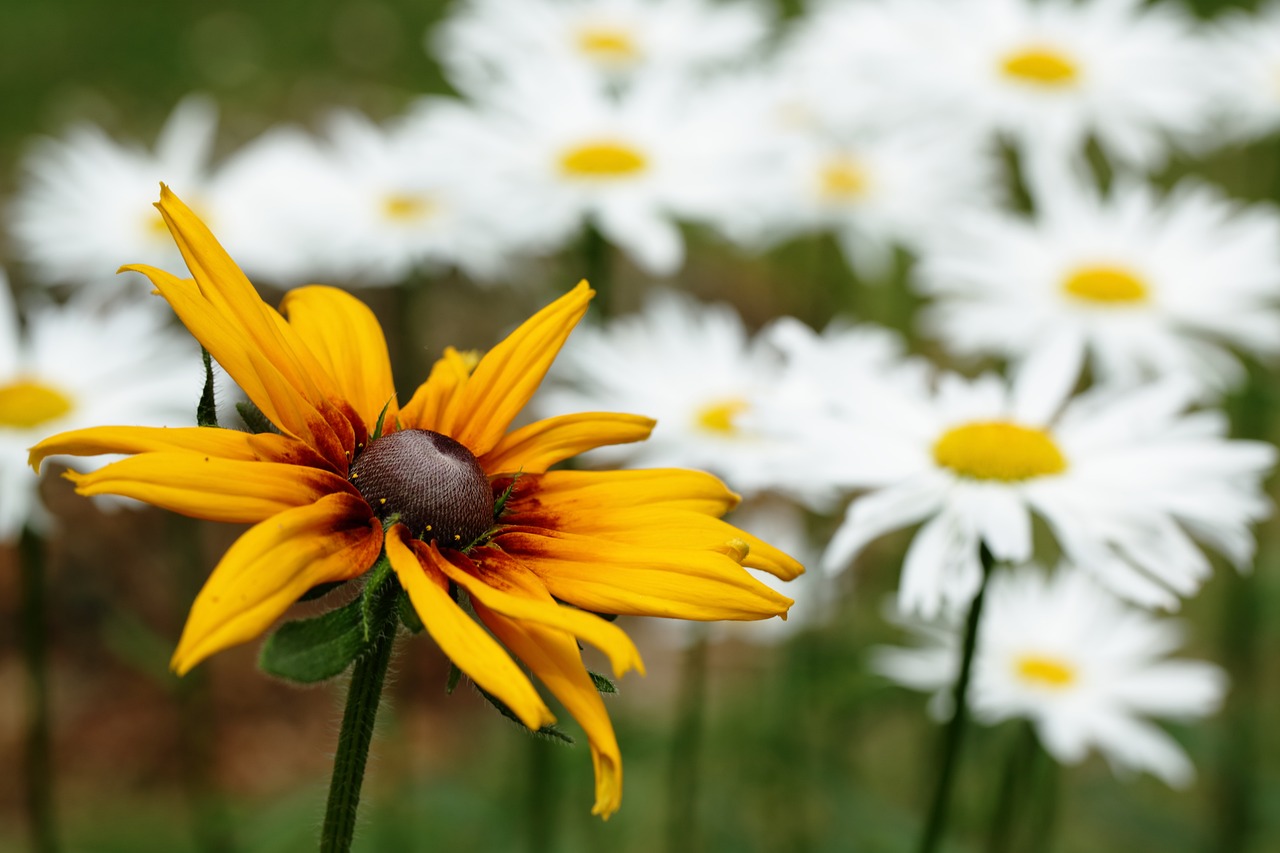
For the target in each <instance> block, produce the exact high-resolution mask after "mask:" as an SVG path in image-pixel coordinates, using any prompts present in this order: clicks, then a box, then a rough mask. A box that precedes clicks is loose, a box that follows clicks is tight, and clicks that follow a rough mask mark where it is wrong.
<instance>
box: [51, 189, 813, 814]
mask: <svg viewBox="0 0 1280 853" xmlns="http://www.w3.org/2000/svg"><path fill="white" fill-rule="evenodd" d="M159 209H160V212H161V213H162V214H163V216H164V217H165V221H166V223H167V224H168V225H169V227H170V229H171V231H172V233H173V235H174V238H175V240H176V242H177V243H178V245H179V247H180V249H181V250H182V254H183V257H184V258H185V259H186V262H187V267H188V269H189V270H190V272H191V274H192V276H193V277H194V281H192V280H189V279H188V280H183V279H180V278H178V277H176V276H174V275H171V274H169V273H167V272H164V271H161V270H159V269H156V268H154V267H146V266H139V267H136V269H137V271H139V272H141V273H143V274H144V275H146V276H147V277H148V278H149V279H150V280H151V281H152V283H153V284H154V285H155V286H156V288H157V289H158V290H159V292H160V294H161V295H162V296H163V297H164V298H165V299H166V300H168V302H169V304H170V305H171V306H172V307H173V308H174V310H175V312H176V313H177V314H178V316H179V318H180V319H181V320H182V321H183V323H184V324H185V325H186V326H187V328H188V329H189V330H190V331H191V333H192V334H193V335H194V336H195V337H196V338H197V339H198V340H200V341H201V343H203V344H204V345H205V347H206V348H207V349H208V350H209V352H210V353H211V354H212V355H213V357H214V358H215V359H217V361H218V363H219V364H221V365H222V366H223V367H224V368H225V369H226V371H227V373H228V374H229V375H230V376H231V377H232V378H233V379H235V380H236V382H237V383H238V384H239V385H240V387H241V388H243V389H244V391H245V393H246V395H247V396H248V397H249V399H250V400H251V401H252V402H253V403H254V404H256V405H257V406H258V408H259V409H260V410H261V411H262V412H263V414H264V415H265V416H266V417H267V418H269V419H270V420H271V422H272V423H273V424H274V425H275V426H276V427H277V428H278V429H279V432H278V433H275V432H271V433H261V434H252V433H247V432H237V431H234V430H219V429H209V428H192V429H177V430H175V429H169V430H155V429H146V428H141V427H125V426H114V427H97V428H92V429H85V430H79V431H74V432H68V433H62V434H60V435H56V436H53V437H51V438H48V439H46V440H44V441H42V442H40V443H39V444H38V445H36V447H34V448H33V449H32V451H31V462H32V464H33V465H35V466H37V467H38V466H39V464H40V461H41V460H42V459H44V458H45V457H46V456H49V455H53V454H71V455H76V456H94V455H98V454H102V453H124V454H130V458H127V459H124V460H122V461H119V462H116V463H114V464H111V465H108V466H107V467H105V468H102V469H101V470H100V471H98V472H96V473H93V474H88V475H79V474H73V475H71V478H72V480H73V481H74V482H75V484H76V488H77V490H78V491H79V492H80V493H82V494H86V495H94V494H118V495H126V496H129V497H134V498H138V499H140V500H145V501H148V502H150V503H153V504H156V505H158V506H162V507H165V508H167V509H171V510H174V511H176V512H180V513H184V514H187V515H192V516H195V517H197V518H204V519H209V520H215V521H226V522H232V523H240V524H252V525H254V526H253V527H251V528H250V529H249V530H248V532H246V533H245V534H244V535H242V536H241V537H240V539H239V540H237V541H236V543H235V544H233V545H232V546H231V548H230V549H229V550H228V552H227V553H226V555H225V556H224V557H223V558H222V560H221V561H220V562H219V563H218V565H217V566H216V567H215V568H214V570H213V574H212V575H211V576H210V578H209V580H208V581H207V582H206V584H205V586H204V588H203V589H202V590H201V592H200V594H199V595H198V596H197V598H196V601H195V604H194V606H193V607H192V611H191V615H190V616H189V618H188V620H187V624H186V627H185V628H184V629H183V633H182V637H181V639H180V640H179V642H178V648H177V650H176V651H175V653H174V656H173V661H172V665H173V668H174V669H175V671H177V672H178V673H186V672H187V671H189V670H190V669H191V668H192V667H194V666H195V665H196V664H198V663H200V662H201V661H202V660H204V659H205V658H207V657H209V656H210V655H212V654H215V653H216V652H219V651H221V650H223V649H226V648H228V647H230V646H234V645H236V644H239V643H243V642H246V641H248V640H251V639H253V638H255V637H257V636H259V635H260V634H261V633H262V632H263V631H265V630H266V629H267V628H268V627H269V626H270V625H271V624H272V622H274V621H275V620H276V619H277V618H278V617H279V616H280V615H281V614H283V613H284V611H285V610H286V609H287V608H288V607H289V605H291V604H292V603H293V602H295V601H297V600H298V598H299V597H300V596H301V595H302V594H303V593H305V592H306V591H307V590H309V589H311V588H313V587H314V586H316V585H317V584H322V583H327V582H334V581H344V580H347V579H350V578H354V577H357V576H359V575H362V574H364V573H365V572H367V571H368V570H369V569H370V567H371V566H373V565H374V563H375V561H377V560H378V558H379V554H380V553H383V552H385V555H386V557H387V559H388V560H389V562H390V565H391V567H392V569H393V570H394V572H395V576H396V577H397V578H398V580H399V583H400V584H401V586H402V587H403V588H404V590H405V591H406V592H407V593H408V596H409V599H410V601H411V602H412V605H413V607H414V609H415V610H416V611H417V613H418V615H419V616H420V617H421V620H422V623H423V624H424V626H425V627H426V630H427V632H428V633H429V634H430V635H431V636H432V637H433V638H434V639H435V640H436V642H437V643H438V644H439V646H440V647H441V649H442V650H443V651H444V652H445V653H446V654H447V655H448V656H449V657H450V658H451V659H452V660H453V662H454V663H455V664H456V665H457V666H458V668H459V669H460V670H461V671H463V672H465V673H466V674H468V675H469V676H470V677H471V678H472V680H473V681H474V682H475V683H476V684H477V685H478V686H480V687H481V688H483V689H484V690H485V691H487V692H488V693H490V694H492V695H494V696H496V697H497V698H498V699H499V700H501V701H502V702H503V703H505V704H506V705H507V707H508V708H509V709H510V710H511V711H512V713H513V714H514V715H515V716H516V717H518V718H519V719H520V721H521V722H523V723H524V724H525V725H527V726H528V727H530V728H532V729H537V728H540V727H542V726H543V725H548V724H550V723H551V722H552V721H553V719H554V718H553V716H552V714H551V711H550V710H549V709H548V708H547V706H546V704H545V703H544V702H543V700H542V698H541V697H540V696H539V695H538V693H537V691H536V690H535V689H534V687H533V685H532V683H531V682H530V680H529V678H528V676H527V675H526V674H525V673H524V671H523V670H522V669H521V668H520V667H519V666H517V665H516V663H515V661H514V660H513V657H512V656H513V655H514V657H515V658H517V659H519V660H520V661H522V662H523V663H524V664H525V665H526V666H527V667H528V668H529V669H530V670H532V671H533V673H535V674H536V675H538V677H539V678H540V679H541V680H542V681H543V683H544V684H545V685H546V686H547V688H548V689H550V690H551V692H552V693H553V694H554V695H555V696H556V698H557V699H559V700H560V702H561V703H562V704H563V705H564V707H565V708H566V709H567V710H568V711H569V712H570V713H571V714H572V715H573V716H574V717H575V718H577V719H578V721H579V722H580V723H581V724H582V726H583V728H584V729H585V730H586V733H587V738H588V741H589V743H590V746H591V753H592V759H593V763H594V765H595V769H596V802H595V807H594V810H593V811H594V813H596V814H600V815H602V816H605V817H607V816H608V815H610V814H612V813H613V812H614V811H616V810H617V808H618V805H619V802H620V799H621V791H622V768H621V755H620V753H619V750H618V745H617V741H616V739H615V737H614V734H613V728H612V726H611V724H610V722H609V717H608V714H607V713H606V711H605V708H604V705H603V702H602V701H601V699H600V695H599V693H598V692H597V690H596V687H595V685H594V683H593V682H592V680H591V678H590V676H589V674H588V672H587V670H586V668H585V667H584V665H583V662H582V658H581V655H580V652H579V648H578V640H584V641H586V642H589V643H591V644H593V645H595V646H597V647H599V648H600V649H601V650H602V651H603V652H604V653H605V654H606V655H607V656H608V657H609V659H610V661H611V663H612V665H613V670H614V672H615V673H616V674H618V675H621V674H622V673H624V672H626V671H628V670H631V669H640V668H641V662H640V659H639V656H638V654H637V652H636V650H635V647H634V646H633V645H632V643H631V641H630V640H629V639H628V638H627V636H626V634H625V633H623V631H622V630H621V629H620V628H618V627H617V626H616V625H614V624H613V623H612V622H609V621H606V620H605V619H602V618H600V617H599V616H597V615H595V614H597V613H616V614H626V615H650V616H665V617H675V618H686V619H695V620H715V619H744V620H750V619H764V618H768V617H770V616H777V615H785V613H786V610H787V608H788V606H789V605H790V604H791V601H790V599H788V598H785V597H784V596H782V595H780V594H778V593H776V592H774V591H773V590H771V589H769V588H768V587H766V586H764V585H763V584H761V583H759V582H758V581H756V580H754V579H753V578H752V577H751V576H750V575H749V574H748V573H747V572H746V571H745V570H744V569H743V566H744V565H745V566H750V567H753V568H759V569H764V570H765V571H771V572H774V573H776V574H778V575H783V576H795V575H798V574H799V573H800V572H801V571H802V569H801V567H800V565H799V564H798V563H796V562H795V561H794V560H793V559H791V558H790V557H788V556H786V555H785V554H783V553H782V552H780V551H778V550H777V549H776V548H773V547H771V546H769V545H767V544H766V543H764V542H762V541H761V540H759V539H757V538H756V537H753V536H751V535H750V534H749V533H746V532H744V531H741V530H738V529H737V528H735V527H732V526H731V525H728V524H726V523H725V522H723V521H721V520H720V516H721V515H723V514H724V513H725V512H726V511H728V510H729V509H730V508H731V507H732V506H733V505H734V504H735V503H736V502H737V497H736V496H735V495H734V494H733V493H731V492H730V491H728V489H726V488H725V487H724V485H723V484H722V483H721V482H720V481H719V480H716V479H715V478H714V477H712V476H710V475H708V474H702V473H697V472H691V471H681V470H670V469H661V470H649V471H626V472H592V471H548V470H547V469H548V468H549V467H550V466H552V465H554V464H555V463H557V462H560V461H561V460H564V459H567V458H569V457H570V456H573V455H575V454H577V453H579V452H581V451H584V450H587V449H590V448H592V447H596V446H599V445H603V444H613V443H620V442H622V443H625V442H631V441H639V440H642V439H643V438H645V437H646V436H647V435H648V433H649V431H650V429H651V428H652V426H653V422H652V421H651V420H650V419H648V418H644V417H639V416H636V415H619V414H606V413H598V412H595V413H586V414H574V415H566V416H563V417H558V418H551V419H548V420H543V421H538V422H535V423H532V424H529V425H527V426H524V427H521V428H519V429H516V430H513V431H508V428H509V427H510V425H511V422H512V421H513V420H514V419H515V417H516V416H517V415H518V414H519V412H520V410H521V409H522V408H523V407H524V405H525V403H526V402H527V400H528V399H529V397H530V396H531V395H532V394H533V393H534V391H535V390H536V388H537V386H538V383H539V382H540V381H541V379H542V377H543V376H544V375H545V373H546V371H547V369H548V367H549V366H550V364H551V361H552V360H553V359H554V357H555V355H556V353H557V352H558V350H559V349H560V347H561V345H562V344H563V343H564V341H565V339H566V338H567V337H568V335H569V332H570V331H571V330H572V329H573V327H574V325H575V324H576V323H577V322H578V320H579V319H581V317H582V315H583V314H584V313H585V312H586V309H587V304H588V302H589V301H590V298H591V296H592V291H591V290H590V288H588V287H587V285H586V283H585V282H584V283H582V284H579V285H578V287H576V288H575V289H574V290H572V291H571V292H570V293H568V294H567V295H565V296H563V297H561V298H560V299H558V300H556V301H555V302H553V303H552V304H551V305H549V306H547V307H546V308H544V309H543V310H542V311H540V312H538V313H537V314H535V315H534V316H533V317H532V318H530V319H529V320H528V321H526V322H525V323H524V324H523V325H521V326H520V327H519V328H517V329H516V330H515V331H514V332H513V333H512V334H511V335H510V336H509V337H507V339H506V340H504V341H503V342H502V343H500V344H498V345H497V346H496V347H494V348H493V349H492V350H490V351H489V352H488V353H486V354H485V355H484V356H483V357H474V356H469V355H467V354H464V353H461V352H458V351H457V350H454V349H452V348H450V349H446V350H445V354H444V357H443V358H441V359H440V360H439V361H438V362H437V363H436V365H435V366H434V368H433V369H432V371H431V374H430V376H429V377H428V378H427V380H426V382H424V383H423V384H422V385H421V386H420V387H419V388H418V390H417V391H416V392H415V393H414V395H413V396H412V398H411V399H410V400H409V401H408V402H407V403H406V404H404V405H403V406H401V405H400V404H399V403H398V401H397V400H396V396H395V386H394V384H393V382H392V377H391V368H390V361H389V358H388V355H387V349H386V343H385V340H384V338H383V335H382V330H381V328H380V327H379V326H378V323H377V320H376V319H375V318H374V316H373V313H372V312H371V311H370V310H369V309H368V308H367V307H366V306H365V305H364V304H363V303H361V302H359V301H358V300H356V299H355V298H354V297H352V296H350V295H348V294H346V293H344V292H343V291H340V290H336V289H334V288H330V287H324V286H318V285H317V286H309V287H302V288H298V289H295V290H292V291H290V292H289V293H288V294H287V295H286V297H285V300H284V303H283V305H282V312H281V313H277V312H276V311H274V310H273V309H271V308H270V307H268V306H267V305H266V304H265V303H264V302H263V301H262V300H261V299H260V298H259V296H258V294H257V293H256V291H255V290H254V289H253V286H252V285H251V284H250V283H249V281H248V279H246V278H245V277H244V275H243V273H241V272H240V270H239V268H238V267H236V265H235V263H234V262H233V261H232V260H231V258H230V257H229V256H228V255H227V254H226V252H225V251H223V249H222V247H221V246H220V245H219V244H218V243H217V241H216V240H215V239H214V237H213V235H212V234H210V232H209V231H208V229H207V228H206V227H205V226H204V224H203V223H202V222H201V221H200V220H199V219H198V218H197V217H196V216H195V215H194V214H193V213H192V212H191V211H190V209H188V208H187V207H186V205H184V204H182V202H181V201H179V200H178V199H177V198H176V197H175V196H174V195H173V194H172V193H170V192H169V190H168V189H167V188H164V189H162V195H161V200H160V203H159ZM455 588H456V589H458V590H462V591H465V592H466V593H467V595H468V597H469V599H470V602H471V605H472V607H473V610H474V613H475V616H476V617H478V619H479V622H477V621H475V620H474V619H472V618H471V617H470V616H469V615H468V614H467V612H466V611H464V610H463V609H462V607H461V606H459V604H458V602H457V601H456V600H455V598H454V597H453V595H451V594H450V590H452V589H455ZM566 605H568V606H566ZM486 629H487V630H486ZM490 632H492V633H490Z"/></svg>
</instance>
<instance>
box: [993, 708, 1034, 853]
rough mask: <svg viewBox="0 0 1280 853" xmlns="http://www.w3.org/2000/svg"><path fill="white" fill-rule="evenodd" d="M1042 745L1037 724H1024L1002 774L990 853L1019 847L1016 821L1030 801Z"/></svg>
mask: <svg viewBox="0 0 1280 853" xmlns="http://www.w3.org/2000/svg"><path fill="white" fill-rule="evenodd" d="M1038 751H1040V744H1039V742H1038V741H1037V740H1036V731H1035V727H1034V726H1033V725H1032V724H1031V723H1030V722H1024V723H1022V724H1021V725H1020V726H1019V728H1018V733H1017V735H1016V737H1015V739H1014V742H1013V743H1012V744H1011V745H1010V747H1009V755H1008V757H1007V759H1006V760H1005V765H1004V769H1003V770H1002V771H1001V774H1000V788H999V790H998V791H997V793H996V808H995V812H994V813H993V814H992V816H991V831H990V834H989V835H988V837H987V853H1012V851H1013V850H1015V849H1026V848H1015V847H1014V844H1013V840H1014V832H1013V829H1014V823H1015V820H1016V816H1017V813H1018V811H1019V807H1024V806H1025V804H1026V800H1025V795H1026V793H1027V788H1028V785H1029V784H1030V781H1031V771H1032V768H1033V767H1034V766H1035V762H1036V753H1037V752H1038Z"/></svg>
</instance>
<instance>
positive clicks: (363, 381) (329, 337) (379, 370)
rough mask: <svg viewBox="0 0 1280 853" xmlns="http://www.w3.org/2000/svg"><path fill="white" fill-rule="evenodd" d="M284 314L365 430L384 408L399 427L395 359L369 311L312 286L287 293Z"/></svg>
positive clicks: (345, 296)
mask: <svg viewBox="0 0 1280 853" xmlns="http://www.w3.org/2000/svg"><path fill="white" fill-rule="evenodd" d="M280 310H281V312H283V313H284V316H285V317H286V318H287V319H288V320H289V325H290V326H292V327H293V328H294V329H295V330H296V331H297V333H298V336H299V337H300V338H302V340H303V342H304V343H305V344H306V345H307V346H308V348H310V350H311V352H312V354H313V355H314V356H315V358H316V360H317V361H319V362H320V363H321V364H322V365H323V366H324V367H325V369H326V370H327V371H328V373H329V375H330V376H332V377H333V379H334V381H335V382H336V383H337V386H338V392H339V393H340V394H341V395H342V397H343V399H345V400H347V401H348V402H350V403H351V405H352V406H353V407H354V408H355V410H356V413H357V414H358V415H359V416H360V417H361V418H362V419H363V420H364V422H365V424H367V425H368V426H370V427H372V426H373V424H375V423H376V422H377V420H378V415H379V414H381V413H382V410H383V407H384V406H386V407H387V409H386V411H387V415H386V418H387V419H386V423H387V424H394V423H395V415H396V413H397V411H398V409H397V406H396V401H395V394H396V388H395V383H394V381H393V380H392V378H391V357H390V356H389V355H388V354H387V341H386V338H385V337H384V336H383V334H382V327H381V326H380V325H378V318H377V317H375V316H374V314H373V312H372V311H370V310H369V307H368V306H367V305H365V304H364V303H363V302H361V301H360V300H359V299H356V298H355V297H354V296H352V295H350V294H349V293H346V292H345V291H342V290H338V289H337V288H336V287H325V286H322V285H311V286H309V287H299V288H296V289H295V290H291V291H289V292H288V293H287V294H286V295H285V297H284V301H283V302H281V303H280ZM388 404H390V405H388Z"/></svg>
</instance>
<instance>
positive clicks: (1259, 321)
mask: <svg viewBox="0 0 1280 853" xmlns="http://www.w3.org/2000/svg"><path fill="white" fill-rule="evenodd" d="M1036 207H1037V215H1036V216H1035V218H1034V219H1028V218H1025V217H1021V216H1015V215H1013V214H1007V213H1000V212H995V211H989V212H985V213H984V212H980V211H975V212H974V214H973V215H972V216H970V217H967V218H966V219H965V220H964V221H963V222H961V223H960V225H959V226H958V228H957V233H956V235H955V238H954V239H949V240H948V241H947V242H946V243H945V244H941V245H939V246H937V248H936V250H935V251H933V252H931V253H930V254H927V255H926V256H925V258H924V259H923V262H922V264H921V266H920V267H919V268H918V272H919V276H920V281H921V284H922V288H923V290H924V291H925V292H926V293H927V294H928V295H930V296H931V297H933V298H934V299H935V302H934V303H933V305H932V306H930V308H929V309H927V310H928V313H927V314H926V319H925V324H926V325H927V326H928V327H930V328H931V330H932V332H933V334H935V335H936V336H938V337H939V338H941V339H942V340H943V341H944V342H946V344H947V345H948V347H950V348H952V349H954V350H955V351H957V352H959V353H962V354H965V355H974V354H994V355H999V356H1003V357H1006V358H1011V359H1014V360H1021V359H1024V358H1026V357H1027V356H1028V355H1029V354H1030V353H1031V352H1033V351H1034V350H1035V349H1036V348H1037V347H1039V346H1040V345H1041V344H1042V343H1043V341H1044V340H1045V339H1046V338H1047V337H1049V336H1058V335H1060V336H1065V337H1067V338H1069V339H1070V340H1071V342H1072V345H1073V346H1075V347H1078V348H1080V349H1083V350H1087V351H1088V352H1089V353H1090V354H1091V355H1092V357H1093V364H1094V366H1095V368H1096V369H1097V372H1098V374H1099V375H1100V376H1101V377H1102V378H1103V379H1105V380H1116V381H1120V382H1135V381H1139V380H1142V379H1146V378H1151V377H1158V376H1163V375H1172V374H1180V373H1186V374H1191V375H1193V376H1195V377H1196V378H1197V379H1198V381H1199V382H1200V383H1201V384H1202V385H1204V386H1205V387H1206V388H1208V389H1214V390H1217V391H1223V390H1227V389H1229V388H1231V387H1234V386H1236V385H1239V384H1240V382H1241V381H1243V379H1244V371H1243V369H1242V367H1241V365H1240V363H1239V362H1238V361H1237V360H1236V357H1235V356H1234V355H1233V354H1232V352H1231V350H1232V349H1237V350H1243V351H1245V352H1248V353H1251V354H1253V355H1256V356H1263V357H1274V356H1275V355H1277V354H1280V217H1277V215H1276V212H1275V210H1274V209H1273V208H1272V207H1270V206H1263V205H1253V206H1248V207H1246V206H1245V205H1242V204H1239V203H1235V202H1232V201H1230V200H1228V199H1226V198H1224V197H1223V196H1222V194H1221V193H1219V192H1217V191H1216V190H1214V189H1211V188H1210V187H1207V186H1204V185H1201V184H1196V183H1191V182H1188V181H1184V182H1183V183H1181V184H1179V185H1178V186H1177V187H1176V188H1175V189H1174V190H1173V191H1172V192H1171V193H1169V194H1168V195H1167V196H1164V197H1161V196H1160V194H1159V193H1158V192H1157V191H1156V190H1155V189H1153V188H1151V187H1149V186H1146V185H1144V184H1139V183H1134V182H1126V181H1121V182H1118V183H1116V184H1115V185H1114V186H1113V187H1112V190H1111V193H1110V196H1109V197H1103V196H1100V195H1099V194H1098V193H1097V192H1096V191H1094V190H1093V189H1091V188H1089V187H1086V186H1085V185H1083V183H1081V182H1078V181H1072V182H1069V183H1054V184H1052V185H1048V186H1042V187H1040V188H1039V191H1038V192H1037V193H1036Z"/></svg>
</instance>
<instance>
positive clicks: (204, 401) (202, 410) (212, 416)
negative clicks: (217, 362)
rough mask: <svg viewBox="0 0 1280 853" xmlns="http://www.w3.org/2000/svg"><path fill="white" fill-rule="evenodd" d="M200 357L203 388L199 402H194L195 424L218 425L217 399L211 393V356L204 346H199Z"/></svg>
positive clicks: (204, 425) (203, 425)
mask: <svg viewBox="0 0 1280 853" xmlns="http://www.w3.org/2000/svg"><path fill="white" fill-rule="evenodd" d="M200 358H201V360H203V361H204V390H203V391H202V392H201V393H200V402H199V403H197V404H196V426H202V427H216V426H218V401H217V400H216V399H214V395H213V356H211V355H209V351H208V350H207V349H205V348H204V347H200Z"/></svg>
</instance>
